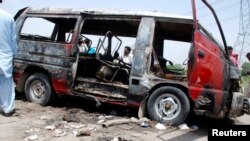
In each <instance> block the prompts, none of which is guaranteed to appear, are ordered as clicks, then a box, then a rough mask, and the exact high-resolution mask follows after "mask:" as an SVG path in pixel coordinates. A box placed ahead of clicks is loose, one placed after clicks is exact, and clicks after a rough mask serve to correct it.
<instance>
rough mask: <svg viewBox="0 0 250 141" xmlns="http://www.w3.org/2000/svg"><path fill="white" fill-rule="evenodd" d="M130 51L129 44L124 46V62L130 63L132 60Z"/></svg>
mask: <svg viewBox="0 0 250 141" xmlns="http://www.w3.org/2000/svg"><path fill="white" fill-rule="evenodd" d="M130 52H131V48H130V47H129V46H125V48H124V55H123V57H122V61H123V62H124V63H127V64H130V65H131V64H132V61H133V55H132V54H131V53H130Z"/></svg>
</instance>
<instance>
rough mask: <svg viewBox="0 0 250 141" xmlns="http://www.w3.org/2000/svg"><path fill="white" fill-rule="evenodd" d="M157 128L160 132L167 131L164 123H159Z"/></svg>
mask: <svg viewBox="0 0 250 141" xmlns="http://www.w3.org/2000/svg"><path fill="white" fill-rule="evenodd" d="M155 128H156V129H159V130H165V129H166V126H165V125H164V124H162V123H157V124H156V125H155Z"/></svg>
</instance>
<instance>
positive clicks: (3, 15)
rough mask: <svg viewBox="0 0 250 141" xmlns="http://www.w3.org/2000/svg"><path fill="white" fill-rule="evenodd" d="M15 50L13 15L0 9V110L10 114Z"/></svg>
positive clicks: (13, 90)
mask: <svg viewBox="0 0 250 141" xmlns="http://www.w3.org/2000/svg"><path fill="white" fill-rule="evenodd" d="M16 50H17V42H16V26H15V21H14V19H13V17H12V16H11V15H10V14H8V13H7V12H5V11H3V10H1V9H0V112H1V113H2V115H4V116H11V115H12V114H13V113H14V112H15V88H14V83H13V77H12V71H13V57H14V55H15V53H16Z"/></svg>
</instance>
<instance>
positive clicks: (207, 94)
mask: <svg viewBox="0 0 250 141" xmlns="http://www.w3.org/2000/svg"><path fill="white" fill-rule="evenodd" d="M192 6H193V18H194V20H193V22H194V23H193V25H194V33H193V41H192V47H191V48H190V51H189V61H188V86H189V95H190V97H191V98H192V99H193V100H194V101H195V106H196V107H195V108H199V109H202V108H201V107H203V108H206V109H204V111H211V112H213V113H216V114H218V113H219V112H220V110H221V105H223V103H222V102H224V100H223V99H224V98H225V95H224V93H226V92H227V88H228V86H227V85H228V84H227V83H226V82H227V81H228V76H227V74H228V71H229V67H228V65H227V60H226V55H225V51H223V49H222V47H221V46H220V45H219V44H218V43H217V42H215V40H213V38H212V37H211V36H210V35H209V34H208V33H207V32H206V31H205V30H204V29H203V28H202V27H201V26H199V24H198V20H197V19H196V18H197V16H196V9H195V0H192ZM200 101H203V102H200Z"/></svg>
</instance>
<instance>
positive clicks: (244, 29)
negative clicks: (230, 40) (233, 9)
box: [235, 0, 250, 63]
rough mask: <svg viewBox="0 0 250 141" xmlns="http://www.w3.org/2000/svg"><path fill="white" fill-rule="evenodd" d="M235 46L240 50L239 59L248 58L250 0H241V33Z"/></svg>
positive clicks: (241, 60) (249, 46)
mask: <svg viewBox="0 0 250 141" xmlns="http://www.w3.org/2000/svg"><path fill="white" fill-rule="evenodd" d="M235 48H237V50H238V51H239V61H240V63H243V62H244V61H245V60H246V54H247V53H248V52H250V3H249V0H240V21H239V34H238V37H237V40H236V42H235Z"/></svg>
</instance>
